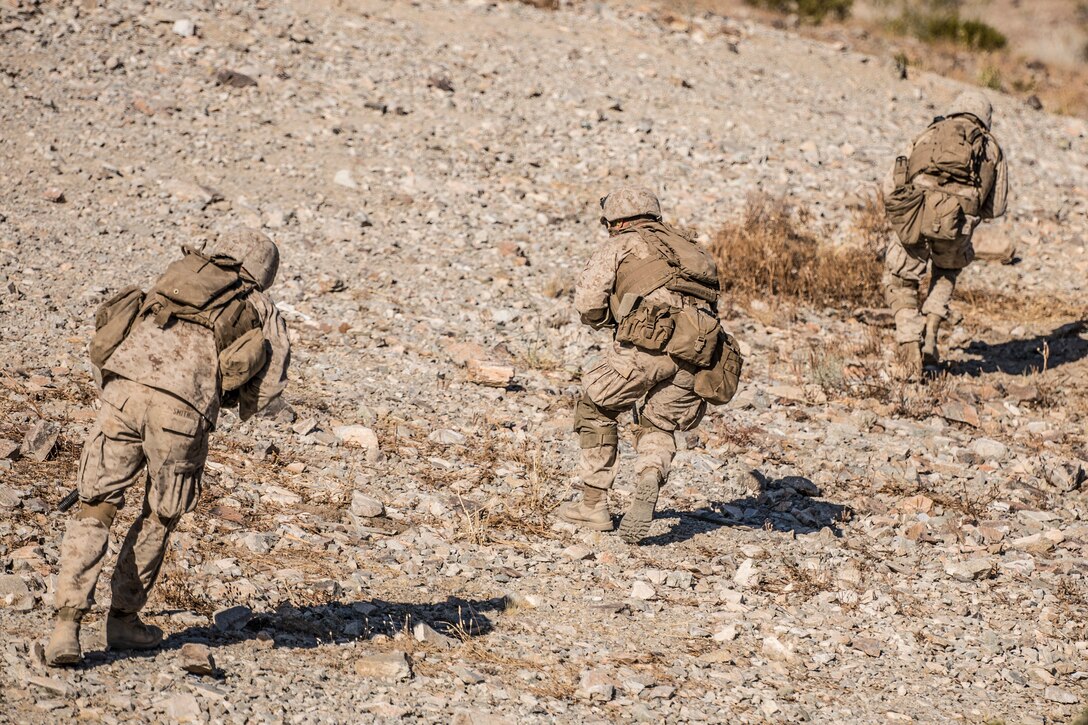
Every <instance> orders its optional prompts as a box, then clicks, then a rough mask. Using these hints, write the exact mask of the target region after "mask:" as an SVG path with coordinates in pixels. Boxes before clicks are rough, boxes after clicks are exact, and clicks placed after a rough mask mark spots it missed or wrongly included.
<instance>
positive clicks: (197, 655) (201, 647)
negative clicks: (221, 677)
mask: <svg viewBox="0 0 1088 725" xmlns="http://www.w3.org/2000/svg"><path fill="white" fill-rule="evenodd" d="M181 669H183V670H185V671H186V672H188V673H190V674H193V675H202V676H205V677H208V676H211V675H214V674H215V659H214V658H212V651H211V650H210V649H209V648H208V645H206V644H199V643H197V642H186V643H185V644H184V645H182V646H181Z"/></svg>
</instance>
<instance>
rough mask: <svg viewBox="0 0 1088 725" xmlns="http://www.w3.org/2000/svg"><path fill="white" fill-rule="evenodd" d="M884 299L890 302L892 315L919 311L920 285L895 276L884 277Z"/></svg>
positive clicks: (886, 275) (887, 275)
mask: <svg viewBox="0 0 1088 725" xmlns="http://www.w3.org/2000/svg"><path fill="white" fill-rule="evenodd" d="M883 281H884V299H885V300H887V302H888V307H890V308H891V310H892V314H893V315H894V314H896V313H897V312H899V311H900V310H917V309H918V284H917V283H912V282H909V281H907V280H904V279H900V278H899V277H896V276H894V275H890V274H885V275H884V280H883Z"/></svg>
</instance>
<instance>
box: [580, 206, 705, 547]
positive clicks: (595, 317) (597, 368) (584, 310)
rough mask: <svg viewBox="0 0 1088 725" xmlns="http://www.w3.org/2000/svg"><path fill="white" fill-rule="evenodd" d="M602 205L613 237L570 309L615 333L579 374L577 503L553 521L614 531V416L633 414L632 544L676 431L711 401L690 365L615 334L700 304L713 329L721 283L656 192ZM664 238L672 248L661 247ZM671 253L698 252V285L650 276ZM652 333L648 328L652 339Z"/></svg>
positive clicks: (692, 422)
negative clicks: (670, 220)
mask: <svg viewBox="0 0 1088 725" xmlns="http://www.w3.org/2000/svg"><path fill="white" fill-rule="evenodd" d="M601 206H602V210H603V215H602V219H601V221H602V223H604V224H605V226H606V227H607V229H608V235H609V238H608V241H607V242H606V243H605V244H603V245H601V247H600V248H599V249H597V251H596V252H595V253H594V254H593V256H592V258H591V259H590V260H589V262H588V264H587V265H586V268H585V270H584V271H583V272H582V275H581V277H580V279H579V281H578V285H577V288H576V290H575V297H574V305H575V307H576V308H577V310H578V312H579V314H580V315H581V319H582V321H583V322H584V323H585V324H587V325H590V326H591V327H593V328H594V329H602V328H607V329H610V330H612V332H613V337H614V339H613V341H612V343H611V344H610V345H609V347H608V348H607V350H606V351H605V352H604V353H603V354H602V355H600V356H599V357H596V358H591V359H590V360H589V362H588V363H587V365H586V366H585V368H584V369H585V372H584V374H583V376H582V383H583V390H584V393H583V395H582V397H581V399H580V400H579V401H578V402H577V405H576V408H575V431H576V432H577V433H578V436H579V443H580V446H581V458H580V461H579V463H578V468H577V472H576V476H577V478H578V480H579V481H580V482H581V486H582V499H581V500H580V501H575V502H571V503H567V504H564V505H563V506H561V507H560V509H559V516H560V517H561V518H563V519H564V520H566V521H570V522H572V523H575V524H578V525H579V526H582V527H584V528H588V529H593V530H597V531H610V530H611V529H612V527H613V524H612V516H611V514H610V512H609V509H608V501H607V494H608V489H609V488H610V487H611V486H612V483H613V481H614V480H615V477H616V455H617V447H618V445H619V432H618V425H617V418H618V416H619V415H620V413H622V412H624V411H627V410H632V409H633V408H635V409H637V412H636V420H637V425H638V432H637V433H636V435H635V450H636V452H637V459H636V461H635V474H636V484H635V492H634V496H633V500H632V502H631V504H630V507H629V509H628V511H627V512H626V514H625V515H624V516H623V518H622V520H621V522H620V535H621V536H622V537H623V538H624V540H626V541H628V542H629V543H637V542H638V541H639V540H640V539H642V538H643V537H644V536H645V535H646V534H647V533H648V531H649V527H650V522H651V520H652V519H653V514H654V508H655V507H656V504H657V498H658V491H659V489H660V487H661V486H662V485H664V483H665V481H666V480H667V478H668V475H669V466H670V464H671V462H672V459H673V455H674V454H675V452H676V441H675V439H674V433H675V431H678V430H680V431H685V430H690V429H692V428H694V427H695V426H696V425H698V423H699V421H700V420H701V419H702V417H703V414H704V412H705V411H706V405H707V404H706V402H705V401H704V400H703V399H701V398H700V397H699V395H698V394H696V392H695V391H694V389H693V388H694V383H695V373H696V372H697V368H696V366H694V365H692V364H690V363H688V362H686V361H684V360H681V359H678V358H677V357H675V356H673V355H671V354H669V353H668V352H666V351H665V350H664V349H657V350H653V349H648V348H653V347H659V345H657V344H655V343H653V342H649V341H639V342H637V343H636V342H632V341H630V340H631V339H632V338H631V337H630V336H628V335H624V334H621V333H622V332H623V331H625V330H628V331H629V330H630V329H631V328H632V325H631V324H630V321H631V320H633V319H635V318H637V317H638V316H639V315H643V318H642V323H644V327H642V328H640V329H643V330H646V329H651V330H652V325H653V323H652V322H647V321H648V320H651V318H652V317H653V316H654V315H659V316H660V314H661V311H665V315H667V314H668V312H667V311H670V310H671V311H676V310H680V309H682V308H685V307H690V308H692V309H696V308H697V309H699V310H700V311H701V312H702V313H705V314H706V315H708V316H709V317H710V318H712V319H713V325H714V329H715V331H716V330H717V313H716V310H715V306H716V302H717V298H718V279H717V270H716V268H715V267H714V264H713V261H712V260H711V259H710V258H709V255H706V254H705V252H704V253H702V255H700V254H699V252H701V250H698V249H697V248H696V247H695V246H694V244H693V243H692V242H691V240H690V239H688V238H686V237H683V236H681V235H680V234H679V233H678V232H677V231H676V230H674V229H673V228H672V227H670V226H668V225H666V224H664V223H663V222H662V221H661V207H660V204H659V202H658V199H657V197H656V196H654V194H653V193H651V192H649V191H647V190H645V189H637V188H636V189H630V188H628V189H619V190H617V191H614V192H613V193H611V194H609V195H608V196H607V197H605V198H604V199H602V200H601ZM663 241H665V242H668V243H669V247H663V246H662V242H663ZM677 247H683V249H684V250H686V251H688V252H692V250H695V251H694V252H693V254H694V255H695V256H694V260H695V265H694V266H701V270H700V271H701V274H702V278H701V280H702V281H701V282H693V281H689V282H687V283H685V284H674V283H672V282H669V283H666V280H664V279H661V278H660V277H659V278H657V279H652V277H653V275H654V274H656V273H658V272H660V271H662V270H664V273H665V274H666V275H667V274H668V273H669V269H670V268H669V267H668V265H664V263H663V260H662V258H661V252H660V251H659V249H666V253H667V252H668V249H669V248H677ZM674 271H675V269H674ZM647 275H649V277H648V276H647ZM674 277H675V275H674ZM640 280H641V281H640ZM647 280H649V281H647ZM655 336H657V333H654V332H652V331H651V333H650V335H649V337H650V338H653V337H655ZM658 337H659V336H658Z"/></svg>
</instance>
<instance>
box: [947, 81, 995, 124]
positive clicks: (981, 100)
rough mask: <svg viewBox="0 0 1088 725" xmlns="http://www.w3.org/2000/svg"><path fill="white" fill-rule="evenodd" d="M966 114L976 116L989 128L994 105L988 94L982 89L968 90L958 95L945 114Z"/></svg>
mask: <svg viewBox="0 0 1088 725" xmlns="http://www.w3.org/2000/svg"><path fill="white" fill-rule="evenodd" d="M965 114H966V115H971V116H974V117H975V118H977V119H978V120H979V122H980V123H982V125H983V126H985V127H986V128H987V129H989V128H990V122H991V121H992V120H993V115H994V107H993V104H991V103H990V99H988V98H987V97H986V94H984V93H982V92H981V91H974V90H968V91H964V92H963V93H961V94H959V95H958V96H956V100H955V101H953V102H952V106H951V107H950V108H949V109H948V113H947V114H945V115H946V116H961V115H965Z"/></svg>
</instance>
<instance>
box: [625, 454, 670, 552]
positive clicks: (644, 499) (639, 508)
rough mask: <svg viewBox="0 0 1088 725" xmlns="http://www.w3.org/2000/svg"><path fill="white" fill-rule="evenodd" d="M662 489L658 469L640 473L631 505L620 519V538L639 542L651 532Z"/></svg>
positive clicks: (629, 542)
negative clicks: (658, 496)
mask: <svg viewBox="0 0 1088 725" xmlns="http://www.w3.org/2000/svg"><path fill="white" fill-rule="evenodd" d="M660 491H661V476H660V474H659V472H658V471H657V470H655V469H648V470H645V471H643V472H642V473H641V474H639V477H638V480H637V481H636V482H635V493H634V495H633V496H632V497H631V505H630V506H628V507H627V513H625V514H624V515H623V518H622V519H620V538H621V539H623V540H624V541H626V542H627V543H628V544H637V543H638V542H640V541H642V540H643V539H644V538H646V534H648V533H650V522H651V521H653V520H654V509H656V508H657V495H658V493H659V492H660Z"/></svg>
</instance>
